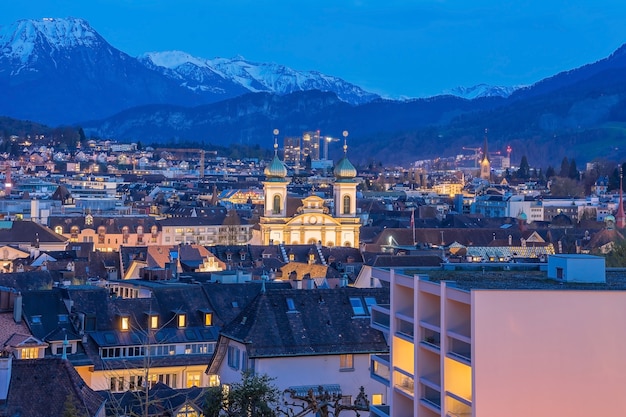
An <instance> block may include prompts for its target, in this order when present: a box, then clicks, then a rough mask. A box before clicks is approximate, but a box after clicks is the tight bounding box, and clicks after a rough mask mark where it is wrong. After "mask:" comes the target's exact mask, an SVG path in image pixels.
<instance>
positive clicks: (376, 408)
mask: <svg viewBox="0 0 626 417" xmlns="http://www.w3.org/2000/svg"><path fill="white" fill-rule="evenodd" d="M390 412H391V410H390V407H389V406H388V405H385V404H380V405H370V416H374V417H389V413H390Z"/></svg>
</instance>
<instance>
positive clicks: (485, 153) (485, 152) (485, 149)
mask: <svg viewBox="0 0 626 417" xmlns="http://www.w3.org/2000/svg"><path fill="white" fill-rule="evenodd" d="M488 131H489V130H488V129H485V141H484V144H483V161H484V160H487V161H489V149H488V147H487V132H488Z"/></svg>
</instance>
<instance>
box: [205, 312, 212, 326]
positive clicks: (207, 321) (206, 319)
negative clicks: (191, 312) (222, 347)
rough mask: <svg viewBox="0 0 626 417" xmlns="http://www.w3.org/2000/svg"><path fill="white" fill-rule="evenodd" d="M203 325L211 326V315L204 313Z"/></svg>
mask: <svg viewBox="0 0 626 417" xmlns="http://www.w3.org/2000/svg"><path fill="white" fill-rule="evenodd" d="M204 325H205V326H213V313H204Z"/></svg>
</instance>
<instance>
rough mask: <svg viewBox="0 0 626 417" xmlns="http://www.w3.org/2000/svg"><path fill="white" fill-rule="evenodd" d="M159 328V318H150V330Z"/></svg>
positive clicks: (154, 316) (153, 316)
mask: <svg viewBox="0 0 626 417" xmlns="http://www.w3.org/2000/svg"><path fill="white" fill-rule="evenodd" d="M158 327H159V316H156V315H152V316H150V328H151V329H156V328H158Z"/></svg>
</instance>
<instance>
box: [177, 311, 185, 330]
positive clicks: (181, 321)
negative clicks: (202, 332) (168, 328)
mask: <svg viewBox="0 0 626 417" xmlns="http://www.w3.org/2000/svg"><path fill="white" fill-rule="evenodd" d="M185 326H187V316H186V315H185V314H184V313H181V314H179V315H178V327H185Z"/></svg>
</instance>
